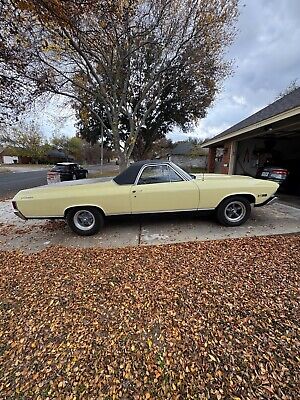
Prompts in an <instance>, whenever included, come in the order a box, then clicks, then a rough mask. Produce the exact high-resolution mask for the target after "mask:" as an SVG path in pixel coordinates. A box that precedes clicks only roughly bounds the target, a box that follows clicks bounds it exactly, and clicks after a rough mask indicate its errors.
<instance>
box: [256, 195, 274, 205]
mask: <svg viewBox="0 0 300 400" xmlns="http://www.w3.org/2000/svg"><path fill="white" fill-rule="evenodd" d="M277 199H278V197H276V196H271V197H269V198H268V200H266V201H264V202H263V203H260V204H255V205H254V207H262V206H266V205H270V204H273V203H275V202H276V201H277Z"/></svg>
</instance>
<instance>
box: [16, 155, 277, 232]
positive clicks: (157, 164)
mask: <svg viewBox="0 0 300 400" xmlns="http://www.w3.org/2000/svg"><path fill="white" fill-rule="evenodd" d="M278 187H279V185H278V184H277V183H276V182H272V181H266V180H260V179H255V178H251V177H247V176H237V175H235V176H230V175H218V174H196V175H190V174H188V173H187V172H185V171H183V170H182V169H181V168H179V167H178V166H177V165H175V164H174V163H172V162H170V161H161V160H150V161H140V162H136V163H134V164H132V165H130V166H129V167H128V168H127V169H126V170H125V171H123V172H122V173H120V174H119V175H118V176H116V177H115V178H113V179H112V180H109V181H106V182H103V181H100V180H99V179H89V180H86V181H77V182H63V183H58V184H56V185H51V186H50V187H49V186H48V187H47V186H43V187H38V188H33V189H27V190H21V191H20V192H19V193H17V195H16V196H15V197H14V198H13V201H12V205H13V209H14V212H15V214H16V215H18V216H19V217H20V218H23V219H33V218H46V219H51V218H52V219H56V218H62V219H63V218H64V219H66V221H67V223H68V225H69V226H70V228H71V229H72V230H73V231H74V232H76V233H78V234H79V235H84V236H88V235H93V234H95V233H97V232H98V231H99V230H100V229H101V227H102V226H103V224H104V219H105V217H106V216H110V215H121V214H144V213H147V214H148V213H165V212H179V211H201V210H213V211H215V214H216V216H217V219H218V221H219V222H220V223H221V224H223V225H226V226H238V225H241V224H243V223H244V222H246V221H247V219H248V218H249V216H250V213H251V205H253V206H255V207H260V206H263V205H266V204H268V203H271V202H273V201H274V199H276V198H275V196H274V194H275V192H276V190H277V189H278Z"/></svg>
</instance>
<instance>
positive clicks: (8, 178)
mask: <svg viewBox="0 0 300 400" xmlns="http://www.w3.org/2000/svg"><path fill="white" fill-rule="evenodd" d="M46 177H47V170H42V171H29V172H4V173H1V174H0V196H1V197H3V196H8V195H9V194H11V193H12V194H14V193H15V192H17V191H19V190H22V189H28V188H31V187H35V186H41V185H46V184H47V180H46Z"/></svg>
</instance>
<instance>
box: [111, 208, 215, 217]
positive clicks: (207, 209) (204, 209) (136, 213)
mask: <svg viewBox="0 0 300 400" xmlns="http://www.w3.org/2000/svg"><path fill="white" fill-rule="evenodd" d="M212 210H215V208H188V209H183V210H159V211H139V212H133V213H117V214H106V215H107V216H113V215H139V214H165V213H176V212H189V211H212Z"/></svg>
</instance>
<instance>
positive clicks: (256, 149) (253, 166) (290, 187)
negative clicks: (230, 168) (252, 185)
mask: <svg viewBox="0 0 300 400" xmlns="http://www.w3.org/2000/svg"><path fill="white" fill-rule="evenodd" d="M264 165H270V166H274V167H278V168H285V169H287V170H288V177H287V179H286V181H285V182H284V183H283V185H282V187H281V190H282V191H284V192H286V193H289V194H293V195H297V196H300V131H288V130H281V131H277V132H272V133H270V134H264V135H258V136H256V137H253V138H249V139H245V140H241V141H239V142H238V145H237V154H236V161H235V173H236V174H240V175H249V176H253V177H255V176H256V173H257V170H258V169H259V168H261V167H263V166H264Z"/></svg>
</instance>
